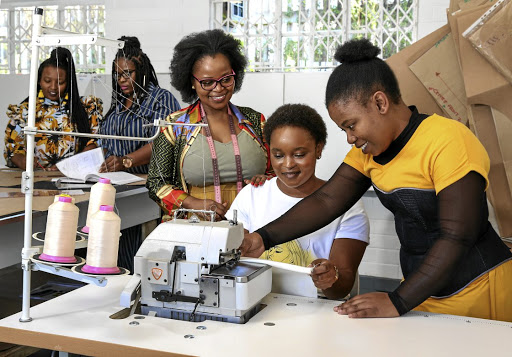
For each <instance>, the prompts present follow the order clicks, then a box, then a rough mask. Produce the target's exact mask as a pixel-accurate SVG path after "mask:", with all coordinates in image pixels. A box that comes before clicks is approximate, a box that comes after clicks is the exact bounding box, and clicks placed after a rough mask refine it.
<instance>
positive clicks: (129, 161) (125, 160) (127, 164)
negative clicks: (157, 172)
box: [123, 156, 133, 169]
mask: <svg viewBox="0 0 512 357" xmlns="http://www.w3.org/2000/svg"><path fill="white" fill-rule="evenodd" d="M123 166H124V168H125V169H129V168H130V167H132V166H133V157H129V156H123Z"/></svg>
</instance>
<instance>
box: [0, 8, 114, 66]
mask: <svg viewBox="0 0 512 357" xmlns="http://www.w3.org/2000/svg"><path fill="white" fill-rule="evenodd" d="M69 2H72V1H69ZM69 2H68V3H69ZM84 2H86V1H82V2H80V1H75V3H84ZM11 3H12V2H11ZM40 7H41V8H43V9H44V13H43V23H42V24H43V26H46V27H52V28H57V29H63V30H67V31H72V32H78V33H95V34H98V35H99V36H104V35H105V6H104V5H90V4H88V5H58V6H57V5H55V6H40ZM33 13H34V7H33V6H32V7H20V6H11V7H8V8H2V9H0V73H29V71H30V60H31V58H30V57H31V54H32V52H31V51H32V49H31V40H32V15H33ZM52 49H53V48H51V47H41V48H40V52H39V53H40V56H39V57H40V58H39V60H40V61H44V60H45V59H46V58H48V57H49V55H50V52H51V51H52ZM69 50H70V51H71V53H73V54H74V60H75V65H76V67H77V71H81V72H104V71H105V48H104V47H101V46H87V45H76V46H70V47H69Z"/></svg>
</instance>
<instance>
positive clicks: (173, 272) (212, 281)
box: [121, 210, 272, 323]
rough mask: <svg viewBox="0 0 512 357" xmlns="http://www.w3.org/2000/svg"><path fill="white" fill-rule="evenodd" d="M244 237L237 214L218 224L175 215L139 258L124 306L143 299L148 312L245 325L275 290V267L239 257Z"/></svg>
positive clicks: (151, 237)
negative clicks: (273, 277)
mask: <svg viewBox="0 0 512 357" xmlns="http://www.w3.org/2000/svg"><path fill="white" fill-rule="evenodd" d="M188 211H194V212H210V211H195V210H188ZM210 213H211V212H210ZM213 214H215V213H213ZM243 236H244V229H243V225H242V224H238V223H237V222H236V218H235V220H234V221H221V222H213V219H212V220H211V221H200V220H199V219H197V217H196V216H192V218H190V219H176V216H175V218H174V220H172V221H168V222H165V223H162V224H160V225H159V226H158V227H157V228H156V229H155V230H154V231H153V232H152V233H151V234H150V235H149V236H148V237H147V238H146V239H145V240H144V242H143V244H142V246H141V247H140V248H139V250H138V252H137V255H136V256H135V261H134V270H135V271H134V275H133V277H132V278H131V280H130V282H129V283H128V284H127V286H126V287H125V289H124V291H123V292H122V294H121V305H122V306H124V307H130V306H131V305H132V301H135V303H137V297H140V303H141V310H142V313H143V314H145V315H152V316H159V317H166V318H172V319H178V320H187V321H203V320H206V319H207V320H217V321H226V322H233V323H245V322H246V321H247V320H249V319H250V318H251V317H252V316H253V315H255V314H256V313H257V312H258V311H259V309H260V302H261V300H262V299H263V298H264V297H265V296H266V295H267V294H268V293H270V290H271V286H272V271H271V268H270V266H268V265H265V264H255V263H246V262H240V261H239V259H240V251H239V250H238V247H239V246H240V244H241V243H242V240H243Z"/></svg>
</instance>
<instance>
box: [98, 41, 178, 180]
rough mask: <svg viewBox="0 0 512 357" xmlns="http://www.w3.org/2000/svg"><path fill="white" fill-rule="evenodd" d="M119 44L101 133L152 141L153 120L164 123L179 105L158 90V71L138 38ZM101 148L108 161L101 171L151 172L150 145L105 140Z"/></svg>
mask: <svg viewBox="0 0 512 357" xmlns="http://www.w3.org/2000/svg"><path fill="white" fill-rule="evenodd" d="M119 40H122V41H125V45H124V48H122V49H119V50H118V51H117V54H116V56H115V58H114V61H113V62H112V102H111V104H110V109H109V110H108V112H107V114H106V115H105V120H104V121H103V122H102V123H101V124H100V133H101V134H108V135H120V136H134V137H151V136H153V135H154V134H155V133H156V130H157V129H156V128H155V127H154V126H151V124H153V120H154V119H165V117H167V115H169V114H170V113H172V112H174V111H176V110H179V109H180V105H179V103H178V101H177V100H176V98H174V96H173V95H172V94H171V92H169V91H168V90H166V89H163V88H160V87H159V85H158V79H157V77H156V73H155V69H154V68H153V65H152V64H151V61H150V60H149V57H148V56H147V55H146V54H145V53H144V52H142V50H141V47H140V42H139V40H138V39H137V37H128V36H123V37H121V38H120V39H119ZM146 124H149V126H145V125H146ZM100 146H101V147H102V148H103V149H104V152H105V157H106V159H105V163H104V164H103V166H102V168H101V170H100V171H103V172H106V171H129V172H132V173H140V174H145V173H147V172H148V163H149V158H150V157H151V143H148V142H147V141H133V140H110V139H102V140H101V141H100Z"/></svg>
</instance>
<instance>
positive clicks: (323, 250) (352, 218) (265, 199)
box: [226, 177, 369, 266]
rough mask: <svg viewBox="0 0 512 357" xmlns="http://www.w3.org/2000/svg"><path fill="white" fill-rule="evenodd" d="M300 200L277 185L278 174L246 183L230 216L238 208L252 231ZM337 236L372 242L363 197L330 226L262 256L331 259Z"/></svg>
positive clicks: (302, 262)
mask: <svg viewBox="0 0 512 357" xmlns="http://www.w3.org/2000/svg"><path fill="white" fill-rule="evenodd" d="M300 200H302V198H297V197H290V196H288V195H286V194H284V193H283V192H282V191H281V190H280V189H279V187H278V186H277V177H274V178H273V179H271V180H269V181H267V182H266V183H265V184H264V185H263V186H258V187H254V186H252V185H247V186H245V187H244V188H243V189H242V190H241V191H240V193H239V194H238V195H237V196H236V198H235V200H234V201H233V203H232V204H231V207H230V209H229V211H228V212H227V213H226V218H227V219H232V218H233V210H235V209H236V210H237V220H238V222H241V223H243V225H244V228H245V229H247V230H248V231H249V232H251V233H252V232H254V231H255V230H257V229H258V228H261V227H263V226H264V225H266V224H267V223H269V222H272V221H273V220H275V219H276V218H278V217H280V216H281V215H283V214H284V213H286V212H287V211H288V210H289V209H290V208H292V207H293V206H295V204H297V203H298V202H299V201H300ZM337 238H349V239H357V240H360V241H363V242H366V243H368V242H369V224H368V217H367V216H366V213H365V211H364V207H363V203H362V202H361V201H360V200H359V201H358V202H356V204H355V205H354V206H353V207H352V208H350V209H349V210H348V211H347V212H346V213H345V214H344V215H343V216H341V217H338V218H336V219H335V220H334V221H333V222H331V223H330V224H328V225H327V226H325V227H323V228H321V229H319V230H317V231H316V232H313V233H310V234H308V235H306V236H304V237H301V238H298V239H296V240H293V241H291V242H288V243H284V244H280V245H278V246H276V247H274V248H271V249H269V250H268V251H266V252H265V253H263V255H262V256H261V257H262V258H264V259H269V260H275V261H283V262H286V263H290V264H296V265H301V266H307V265H308V264H309V263H311V262H312V261H313V260H315V259H318V258H325V259H328V258H329V253H330V251H331V246H332V243H333V241H334V239H337Z"/></svg>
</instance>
